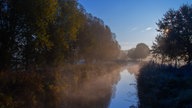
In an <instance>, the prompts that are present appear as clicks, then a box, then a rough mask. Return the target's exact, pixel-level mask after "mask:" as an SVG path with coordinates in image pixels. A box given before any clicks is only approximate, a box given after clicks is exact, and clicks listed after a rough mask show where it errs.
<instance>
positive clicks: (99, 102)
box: [62, 66, 139, 108]
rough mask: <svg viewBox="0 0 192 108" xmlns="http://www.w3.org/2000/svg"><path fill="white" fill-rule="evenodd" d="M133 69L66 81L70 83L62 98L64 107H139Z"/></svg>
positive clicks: (67, 78) (126, 68)
mask: <svg viewBox="0 0 192 108" xmlns="http://www.w3.org/2000/svg"><path fill="white" fill-rule="evenodd" d="M129 67H131V66H128V67H123V68H121V69H117V70H114V71H110V72H105V74H102V75H99V74H98V75H96V74H95V76H92V74H91V72H87V74H83V75H81V74H78V75H75V76H70V77H71V78H70V77H69V76H68V77H66V79H65V78H64V79H65V80H66V81H69V82H68V83H65V84H66V85H68V86H67V88H66V90H65V91H64V93H63V95H62V98H63V100H64V103H63V105H62V106H63V108H137V107H138V103H139V100H138V96H137V81H136V77H135V74H134V72H133V71H132V70H133V69H131V68H130V69H129ZM134 68H135V67H134ZM136 68H137V67H136ZM129 71H130V72H129ZM96 73H97V72H96ZM71 79H74V80H72V81H71Z"/></svg>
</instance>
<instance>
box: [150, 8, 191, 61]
mask: <svg viewBox="0 0 192 108" xmlns="http://www.w3.org/2000/svg"><path fill="white" fill-rule="evenodd" d="M157 26H158V30H157V31H158V32H159V35H158V36H157V37H156V40H155V43H154V44H153V46H152V48H153V51H152V52H153V53H154V54H155V55H161V57H163V59H164V58H168V61H173V60H174V61H175V63H177V61H179V60H185V61H186V62H187V63H191V61H192V5H183V6H181V7H180V8H179V9H178V10H172V9H171V10H169V11H168V12H167V13H166V14H165V15H164V17H163V18H162V19H161V20H159V22H158V23H157Z"/></svg>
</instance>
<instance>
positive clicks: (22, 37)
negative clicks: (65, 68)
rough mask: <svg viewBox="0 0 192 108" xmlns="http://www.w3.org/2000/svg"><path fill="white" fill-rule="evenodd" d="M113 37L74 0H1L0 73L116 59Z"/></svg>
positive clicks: (108, 30)
mask: <svg viewBox="0 0 192 108" xmlns="http://www.w3.org/2000/svg"><path fill="white" fill-rule="evenodd" d="M119 51H120V46H119V44H118V42H117V41H116V39H115V34H114V33H112V32H111V30H110V28H109V27H108V26H106V25H105V24H104V23H103V21H102V20H101V19H99V18H97V17H94V16H92V15H91V14H88V13H87V12H86V11H85V10H84V8H83V7H82V6H81V5H80V4H79V3H78V2H77V0H0V70H31V69H38V68H44V67H46V66H57V65H62V64H64V63H75V62H76V61H78V60H81V59H83V60H85V61H87V62H88V61H89V62H93V61H94V62H96V61H100V60H111V59H115V58H116V57H117V56H118V54H119Z"/></svg>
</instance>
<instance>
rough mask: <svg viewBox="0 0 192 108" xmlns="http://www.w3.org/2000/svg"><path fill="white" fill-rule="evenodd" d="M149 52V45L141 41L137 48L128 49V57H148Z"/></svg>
mask: <svg viewBox="0 0 192 108" xmlns="http://www.w3.org/2000/svg"><path fill="white" fill-rule="evenodd" d="M149 53H150V49H149V47H148V46H147V45H146V44H145V43H139V44H137V46H136V48H132V49H130V50H129V51H128V57H130V58H132V59H143V58H146V57H147V56H148V55H149Z"/></svg>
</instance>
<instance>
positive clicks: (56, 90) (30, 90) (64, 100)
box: [0, 62, 122, 108]
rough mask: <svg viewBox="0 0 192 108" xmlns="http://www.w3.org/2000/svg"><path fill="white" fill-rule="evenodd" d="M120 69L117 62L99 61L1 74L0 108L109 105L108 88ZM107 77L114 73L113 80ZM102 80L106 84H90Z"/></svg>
mask: <svg viewBox="0 0 192 108" xmlns="http://www.w3.org/2000/svg"><path fill="white" fill-rule="evenodd" d="M121 66H122V65H121V64H118V63H116V62H100V63H95V64H80V65H71V64H65V65H64V66H61V67H57V68H50V67H49V68H46V69H45V70H39V71H34V72H5V71H4V72H0V85H1V86H0V108H63V107H68V108H76V107H77V106H78V107H79V108H81V107H82V108H84V107H85V106H86V107H92V108H94V107H95V108H98V107H101V106H108V104H109V100H110V98H111V93H112V91H111V85H112V84H113V83H116V81H117V80H118V78H119V77H118V69H120V68H121ZM114 71H117V72H114ZM109 74H115V75H113V76H116V77H111V76H109ZM102 78H103V79H105V83H101V84H103V85H102V86H94V85H95V84H94V83H93V82H92V81H93V80H96V81H97V82H102ZM89 85H90V86H89ZM80 89H81V90H80ZM86 90H92V91H91V92H88V91H86ZM99 90H100V91H99ZM95 93H96V94H95ZM77 94H78V95H77ZM85 94H87V96H88V99H87V100H86V99H84V98H86V96H85ZM94 94H95V95H94ZM97 96H98V97H97ZM89 103H90V104H89Z"/></svg>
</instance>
